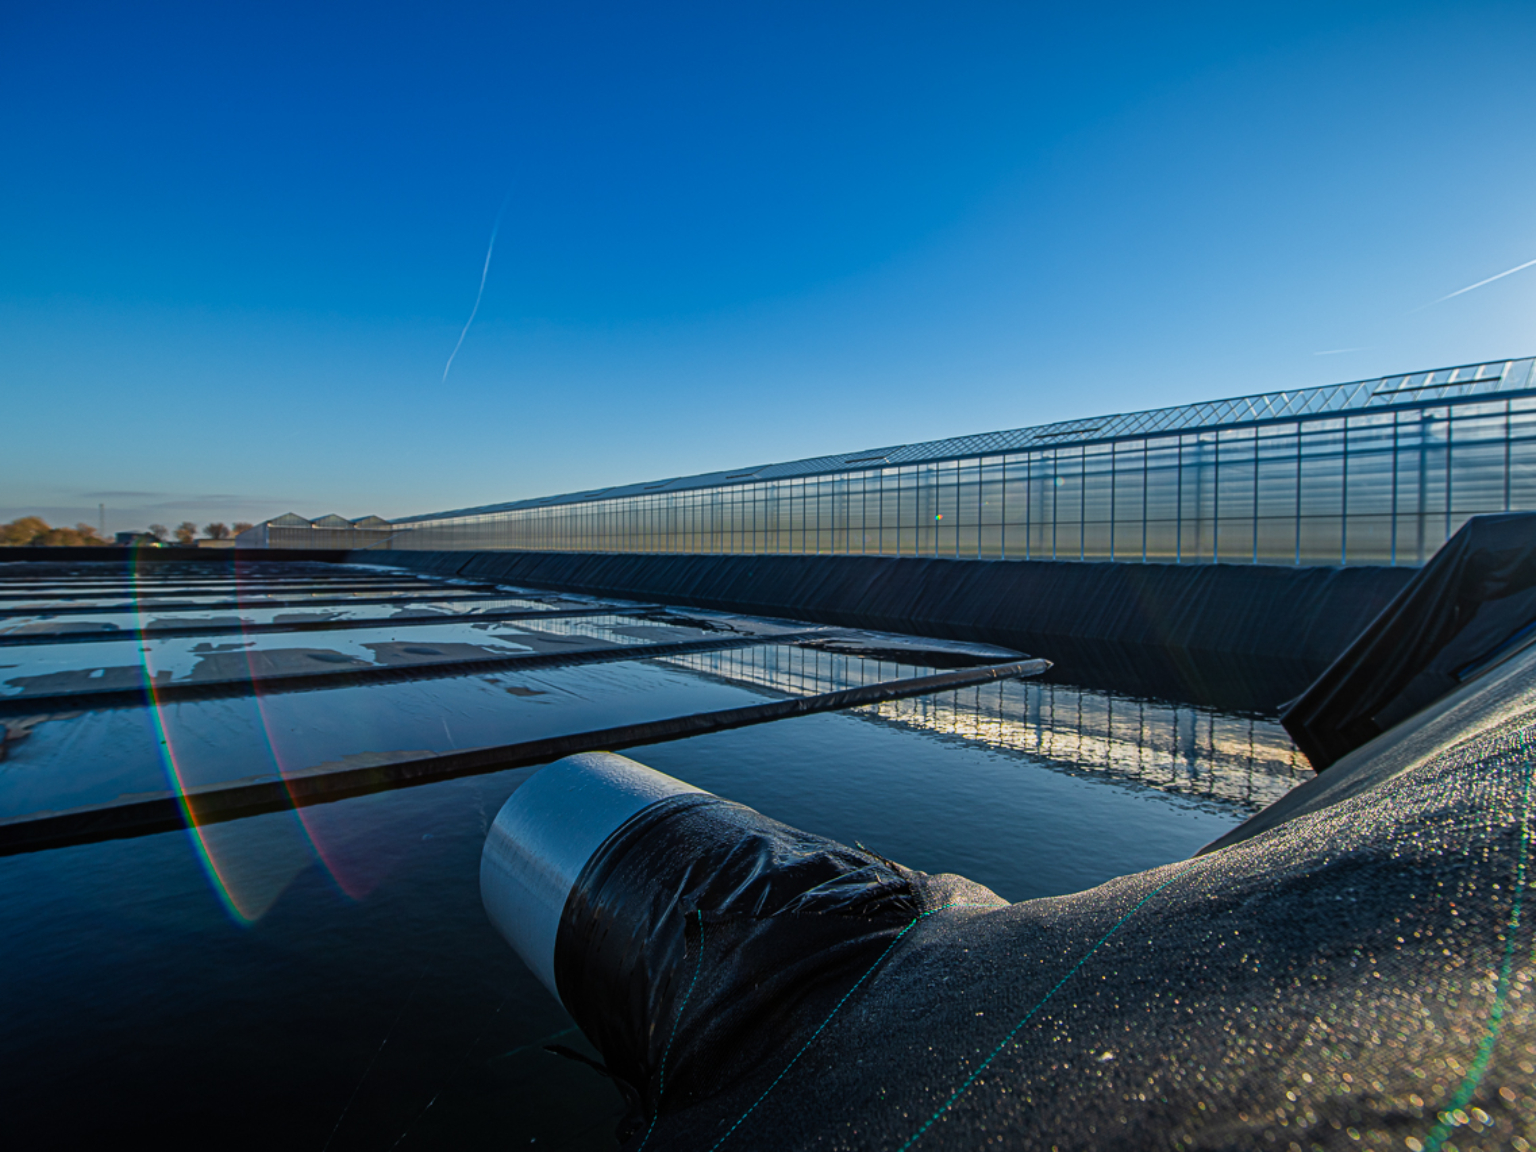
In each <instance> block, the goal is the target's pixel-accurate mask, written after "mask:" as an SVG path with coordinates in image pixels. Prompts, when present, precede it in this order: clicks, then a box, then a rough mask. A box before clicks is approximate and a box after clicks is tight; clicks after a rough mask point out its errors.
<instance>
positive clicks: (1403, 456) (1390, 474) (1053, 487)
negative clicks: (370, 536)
mask: <svg viewBox="0 0 1536 1152" xmlns="http://www.w3.org/2000/svg"><path fill="white" fill-rule="evenodd" d="M1533 364H1536V361H1533V360H1532V359H1530V358H1527V359H1522V360H1497V361H1491V362H1488V363H1482V364H1465V365H1461V366H1458V367H1455V368H1441V369H1437V370H1434V371H1427V372H1413V373H1408V374H1405V375H1399V376H1386V377H1380V378H1376V379H1371V380H1357V381H1352V382H1350V383H1346V384H1335V385H1329V386H1326V387H1321V388H1301V389H1295V390H1292V391H1285V392H1273V393H1268V394H1265V395H1258V396H1245V397H1241V398H1238V399H1234V400H1222V401H1214V402H1210V403H1201V404H1189V405H1184V406H1181V407H1176V408H1162V409H1157V410H1154V411H1148V412H1135V413H1129V414H1126V415H1119V416H1106V417H1101V418H1094V419H1084V420H1069V421H1065V422H1062V423H1058V424H1048V425H1044V426H1039V427H1033V428H1020V429H1015V430H1013V431H1008V432H992V433H987V434H983V435H978V436H965V437H959V438H956V439H951V440H938V441H930V442H927V443H922V444H902V445H896V446H894V447H888V448H871V449H865V450H863V451H858V452H850V453H846V454H844V455H839V456H825V457H819V458H816V459H810V460H797V461H794V462H791V463H786V464H764V465H757V466H753V467H744V468H737V469H732V470H730V471H725V472H715V473H710V474H708V475H702V476H686V477H680V478H676V479H671V480H659V481H653V482H651V483H645V484H632V485H628V486H625V487H619V488H605V489H596V490H593V491H588V492H576V493H571V494H568V495H563V496H544V497H540V498H538V499H533V500H519V501H515V502H512V503H507V504H493V505H487V506H484V507H478V508H465V509H459V510H456V511H452V512H439V513H433V514H431V515H424V516H410V517H406V518H403V519H400V520H396V521H395V522H394V525H393V526H394V528H395V529H396V531H397V535H396V536H395V537H394V538H393V539H391V540H390V541H389V542H388V544H387V547H389V548H409V549H476V550H478V549H518V550H529V551H542V550H551V551H579V552H653V553H752V554H762V553H795V554H805V553H810V554H837V555H846V554H851V555H886V556H932V557H949V558H955V559H1018V560H1032V559H1033V560H1110V561H1127V562H1134V563H1162V564H1212V563H1222V564H1289V565H1333V564H1386V565H1418V564H1422V563H1423V562H1424V561H1425V560H1426V559H1427V558H1428V557H1429V556H1431V555H1433V554H1434V552H1435V550H1436V549H1437V548H1439V547H1440V545H1441V544H1442V543H1444V541H1445V540H1446V539H1447V537H1449V536H1450V535H1451V534H1452V533H1453V532H1455V531H1456V530H1457V529H1458V528H1459V527H1461V525H1462V524H1463V523H1464V522H1465V521H1466V520H1467V518H1468V517H1470V516H1473V515H1476V514H1478V513H1485V512H1503V511H1509V510H1536V379H1533Z"/></svg>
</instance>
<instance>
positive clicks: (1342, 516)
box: [1339, 416, 1349, 565]
mask: <svg viewBox="0 0 1536 1152" xmlns="http://www.w3.org/2000/svg"><path fill="white" fill-rule="evenodd" d="M1342 444H1343V447H1342V448H1341V449H1340V452H1339V563H1340V565H1345V564H1348V563H1349V417H1348V416H1346V417H1344V439H1343V441H1342Z"/></svg>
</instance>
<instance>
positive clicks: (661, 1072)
mask: <svg viewBox="0 0 1536 1152" xmlns="http://www.w3.org/2000/svg"><path fill="white" fill-rule="evenodd" d="M695 915H697V916H698V918H699V955H698V958H697V959H696V960H695V961H694V964H693V979H692V980H690V981H688V991H687V992H684V993H683V1002H682V1003H681V1004H679V1005H678V1006H677V1015H676V1016H674V1017H673V1018H672V1034H671V1035H670V1036H668V1037H667V1046H666V1047H665V1048H663V1049H662V1050H661V1067H660V1068H659V1069H658V1070H657V1072H656V1111H655V1112H653V1113H652V1114H651V1124H650V1127H648V1128H647V1129H646V1130H645V1139H643V1140H641V1141H640V1145H639V1147H637V1148H636V1149H635V1152H640V1149H641V1148H644V1147H645V1146H646V1144H647V1143H648V1142H649V1141H650V1139H651V1133H652V1132H654V1131H656V1121H657V1120H658V1119H660V1117H661V1097H662V1094H663V1093H665V1092H666V1090H667V1057H668V1056H669V1055H671V1053H672V1042H673V1041H674V1040H676V1039H677V1026H678V1025H679V1024H681V1023H682V1020H683V1010H684V1009H685V1008H687V1007H688V999H689V997H691V996H692V995H693V986H694V985H695V984H697V983H698V982H699V970H700V969H701V968H703V967H704V912H703V911H702V910H701V909H696V910H695ZM687 943H688V941H687V938H686V937H685V938H684V940H683V944H684V946H685V947H686V946H687Z"/></svg>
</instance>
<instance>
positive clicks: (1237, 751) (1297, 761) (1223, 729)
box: [667, 646, 1312, 810]
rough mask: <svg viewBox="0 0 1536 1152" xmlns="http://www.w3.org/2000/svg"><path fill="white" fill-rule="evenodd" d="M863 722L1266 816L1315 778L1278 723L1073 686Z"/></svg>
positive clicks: (891, 669)
mask: <svg viewBox="0 0 1536 1152" xmlns="http://www.w3.org/2000/svg"><path fill="white" fill-rule="evenodd" d="M667 662H668V663H671V664H673V665H676V666H679V667H683V668H687V669H689V670H691V671H694V672H698V673H702V674H704V675H708V676H714V677H719V678H720V679H723V680H728V681H731V682H732V683H739V684H752V685H756V686H759V687H764V688H769V689H772V690H774V691H778V692H784V693H788V694H790V695H796V696H800V695H812V694H815V693H819V692H835V691H837V690H839V689H842V688H851V687H856V686H858V685H861V684H870V683H875V682H878V681H881V680H894V679H897V678H899V677H901V676H910V675H913V674H915V673H919V672H924V671H929V669H922V668H914V666H911V665H903V664H896V663H891V662H888V661H878V660H867V659H860V658H857V657H851V656H847V655H841V654H838V653H834V652H823V651H818V650H815V649H805V648H797V647H791V646H773V647H763V648H754V649H745V650H738V651H729V652H710V653H702V654H697V655H692V656H680V657H674V658H671V659H669V660H668V661H667ZM858 712H859V713H861V714H863V715H866V716H872V717H878V718H879V719H880V720H882V721H888V722H891V723H895V724H899V725H902V726H904V727H907V728H913V729H921V730H924V731H927V732H931V733H933V734H935V735H938V736H941V737H951V738H954V739H957V740H962V741H965V742H967V743H970V744H974V745H976V746H978V747H984V748H989V749H994V750H998V751H1003V752H1008V753H1017V754H1022V755H1024V756H1026V757H1028V758H1030V759H1032V760H1036V761H1043V762H1045V763H1047V764H1049V765H1051V766H1052V767H1055V768H1059V769H1063V770H1068V771H1072V772H1080V773H1090V774H1094V775H1100V776H1105V777H1110V778H1116V779H1121V780H1125V781H1127V782H1134V783H1136V784H1140V785H1145V786H1149V787H1153V788H1158V789H1161V790H1163V791H1167V792H1174V793H1178V794H1181V795H1185V796H1190V797H1193V798H1197V799H1202V800H1212V801H1218V802H1222V803H1228V804H1236V805H1240V806H1242V807H1244V808H1251V809H1255V810H1256V809H1258V808H1261V807H1263V806H1264V805H1267V804H1269V803H1271V802H1272V801H1274V800H1277V799H1279V798H1280V797H1281V796H1283V795H1284V794H1285V793H1286V792H1289V791H1290V790H1291V789H1292V788H1293V787H1295V786H1296V785H1297V784H1299V783H1300V782H1301V781H1302V780H1304V779H1307V778H1309V777H1311V775H1312V772H1311V769H1310V768H1308V766H1307V762H1306V760H1305V758H1304V757H1303V756H1302V755H1301V753H1300V752H1299V751H1297V749H1296V746H1295V745H1294V744H1293V743H1292V742H1291V739H1290V737H1289V736H1287V735H1286V732H1285V729H1283V728H1282V727H1281V726H1280V725H1279V723H1277V722H1276V721H1273V720H1265V719H1260V718H1256V717H1252V716H1242V715H1235V714H1232V713H1227V712H1220V711H1217V710H1215V709H1212V708H1202V707H1195V706H1191V705H1185V704H1172V703H1166V702H1160V701H1153V700H1144V699H1138V698H1136V697H1130V696H1122V695H1117V694H1115V693H1111V692H1101V691H1095V690H1092V689H1088V688H1080V687H1076V686H1073V685H1067V684H1054V683H1042V682H1040V681H1036V680H1005V681H999V682H996V683H991V684H986V685H981V686H977V687H973V688H964V689H961V690H959V691H955V692H944V693H940V694H938V695H933V696H922V697H916V698H913V699H907V700H893V701H888V702H886V703H883V704H876V705H871V706H869V707H866V708H861V709H859V710H858Z"/></svg>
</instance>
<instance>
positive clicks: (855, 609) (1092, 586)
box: [351, 550, 1413, 714]
mask: <svg viewBox="0 0 1536 1152" xmlns="http://www.w3.org/2000/svg"><path fill="white" fill-rule="evenodd" d="M351 559H352V560H353V561H355V562H359V563H371V564H389V565H396V566H399V567H403V568H409V569H412V570H416V571H422V572H430V573H434V574H437V575H443V576H463V577H474V578H479V579H486V580H504V581H507V582H508V583H511V584H515V585H520V586H525V587H533V588H549V589H558V590H560V591H568V592H582V593H586V594H589V595H600V596H621V597H626V598H629V599H642V600H657V601H663V602H665V603H669V604H679V605H690V606H693V607H702V608H715V609H721V610H724V611H730V612H743V613H751V614H755V615H764V616H777V617H788V618H790V619H795V620H808V621H815V622H818V623H826V624H840V625H845V626H849V627H856V628H869V629H874V630H878V631H882V632H903V633H911V634H916V635H921V636H933V637H940V638H944V639H953V640H971V641H979V642H981V643H986V644H1000V645H1004V646H1006V647H1009V648H1013V649H1015V650H1017V651H1021V652H1031V653H1034V654H1036V655H1041V656H1046V657H1048V658H1050V659H1051V660H1053V661H1055V663H1056V668H1055V670H1054V672H1053V673H1052V676H1053V678H1054V679H1057V680H1060V681H1063V682H1066V683H1072V684H1079V685H1084V686H1088V687H1096V688H1105V689H1109V690H1112V691H1120V692H1128V693H1132V694H1136V695H1144V696H1155V697H1160V698H1164V699H1174V700H1187V701H1191V702H1194V703H1199V704H1207V705H1211V706H1214V707H1219V708H1226V709H1231V710H1238V711H1256V712H1266V713H1270V714H1273V711H1274V710H1275V709H1276V708H1277V707H1278V706H1279V705H1280V704H1281V703H1282V702H1283V701H1285V700H1288V699H1290V698H1291V697H1293V696H1295V695H1296V694H1297V693H1299V692H1301V691H1302V690H1303V689H1305V688H1306V686H1307V685H1308V684H1309V683H1311V682H1312V681H1313V680H1314V679H1315V678H1316V677H1317V676H1318V674H1319V673H1321V672H1322V671H1323V670H1324V669H1325V668H1326V667H1327V666H1328V665H1329V664H1330V663H1331V662H1332V661H1333V660H1334V658H1335V657H1337V656H1338V654H1339V652H1340V651H1341V650H1342V649H1343V647H1344V645H1345V644H1346V643H1347V642H1348V640H1349V639H1350V638H1351V637H1353V636H1354V635H1356V634H1357V633H1358V632H1359V631H1360V630H1361V629H1362V628H1364V627H1365V626H1366V625H1367V624H1369V623H1370V621H1371V620H1372V619H1373V618H1374V617H1375V616H1376V615H1377V614H1378V613H1379V612H1380V611H1381V610H1382V609H1383V608H1384V607H1385V606H1386V605H1387V603H1388V602H1389V601H1390V600H1391V599H1392V597H1393V596H1394V595H1396V594H1397V592H1398V591H1399V590H1400V589H1401V588H1402V587H1403V586H1404V585H1405V584H1407V582H1408V580H1409V579H1410V577H1411V576H1412V575H1413V573H1412V571H1411V570H1408V569H1401V568H1378V567H1351V568H1291V567H1279V566H1264V565H1258V566H1255V565H1227V564H1190V565H1173V564H1117V563H1081V562H1067V561H1040V560H940V559H918V558H913V557H885V556H693V555H660V554H623V553H579V552H411V551H404V550H400V551H367V552H355V553H353V554H352V556H351Z"/></svg>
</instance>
